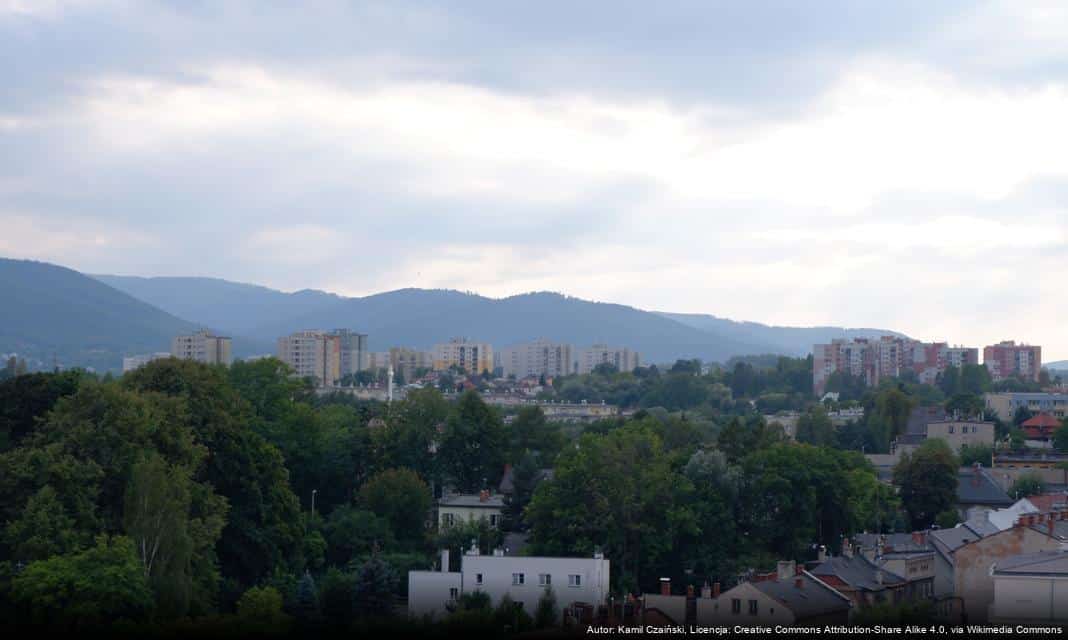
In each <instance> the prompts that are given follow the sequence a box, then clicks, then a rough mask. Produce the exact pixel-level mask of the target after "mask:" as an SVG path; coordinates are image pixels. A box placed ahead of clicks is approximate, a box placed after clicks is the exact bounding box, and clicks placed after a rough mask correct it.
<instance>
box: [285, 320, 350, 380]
mask: <svg viewBox="0 0 1068 640" xmlns="http://www.w3.org/2000/svg"><path fill="white" fill-rule="evenodd" d="M278 359H279V360H281V361H282V362H284V363H286V364H288V365H289V366H290V367H292V368H293V371H294V373H296V375H297V376H299V377H301V378H315V380H316V383H317V384H318V385H319V386H321V387H333V386H335V385H336V384H337V382H338V380H339V379H340V378H341V338H340V337H339V336H337V335H334V334H331V333H325V332H323V331H298V332H296V333H293V334H290V335H288V336H284V337H282V338H279V339H278Z"/></svg>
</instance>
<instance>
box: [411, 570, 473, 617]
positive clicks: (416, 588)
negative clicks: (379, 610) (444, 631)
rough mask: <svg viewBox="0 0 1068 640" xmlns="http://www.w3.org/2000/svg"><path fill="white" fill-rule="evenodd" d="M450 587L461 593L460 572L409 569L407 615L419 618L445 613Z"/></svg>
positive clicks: (439, 615)
mask: <svg viewBox="0 0 1068 640" xmlns="http://www.w3.org/2000/svg"><path fill="white" fill-rule="evenodd" d="M450 589H456V592H457V593H463V590H462V574H460V573H459V572H457V571H451V572H443V571H409V572H408V615H409V616H412V617H420V618H421V617H423V616H427V615H429V616H431V617H434V618H440V617H442V616H443V615H446V613H447V612H446V609H445V605H446V603H448V602H449V600H450V597H449V590H450Z"/></svg>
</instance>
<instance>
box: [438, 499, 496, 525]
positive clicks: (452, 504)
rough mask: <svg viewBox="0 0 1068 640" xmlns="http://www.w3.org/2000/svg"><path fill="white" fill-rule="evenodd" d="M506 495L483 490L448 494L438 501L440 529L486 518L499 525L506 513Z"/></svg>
mask: <svg viewBox="0 0 1068 640" xmlns="http://www.w3.org/2000/svg"><path fill="white" fill-rule="evenodd" d="M504 506H505V505H504V496H503V495H501V494H491V493H490V492H489V491H488V490H483V491H482V492H480V493H475V494H455V495H446V496H444V497H442V498H441V500H439V501H438V529H439V530H440V529H446V528H448V527H452V526H457V525H461V524H464V523H467V522H476V521H478V520H486V521H487V522H488V523H489V525H490V526H491V527H499V526H500V524H501V517H502V516H503V514H504Z"/></svg>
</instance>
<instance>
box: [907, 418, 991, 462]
mask: <svg viewBox="0 0 1068 640" xmlns="http://www.w3.org/2000/svg"><path fill="white" fill-rule="evenodd" d="M931 438H938V439H941V440H944V441H945V442H946V443H947V444H948V445H949V447H950V448H951V449H953V450H954V451H960V449H961V447H963V446H964V445H991V446H992V445H993V444H994V423H993V422H987V421H984V420H971V419H965V418H961V417H959V416H957V415H950V414H947V413H946V412H945V410H944V409H942V408H941V407H917V408H915V409H913V410H912V412H911V413H910V414H909V420H908V423H907V425H906V426H905V432H904V433H903V434H901V435H900V436H899V437H897V438H896V439H895V440H894V442H892V443H891V445H890V450H891V453H892V454H894V455H896V456H900V455H902V454H904V453H911V452H913V451H915V450H916V449H917V448H919V446H920V445H921V444H923V442H924V441H925V440H929V439H931Z"/></svg>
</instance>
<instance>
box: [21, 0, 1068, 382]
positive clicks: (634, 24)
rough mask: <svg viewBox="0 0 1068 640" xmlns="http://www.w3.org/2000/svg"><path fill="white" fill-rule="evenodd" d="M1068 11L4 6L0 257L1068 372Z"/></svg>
mask: <svg viewBox="0 0 1068 640" xmlns="http://www.w3.org/2000/svg"><path fill="white" fill-rule="evenodd" d="M1066 33H1068V3H1064V2H1062V1H1060V0H1053V1H1049V2H1041V1H1036V2H1022V1H1018V0H999V1H990V2H955V1H953V0H946V1H941V2H937V3H932V2H928V1H926V0H924V1H911V0H903V1H899V2H892V3H890V2H885V1H882V0H880V1H864V0H848V1H843V2H819V1H809V2H803V3H799V2H792V1H788V0H783V1H781V2H760V1H755V2H754V1H747V2H713V1H710V0H701V1H694V2H667V1H665V2H657V3H650V2H633V3H628V2H620V1H619V0H613V1H604V2H602V1H597V0H588V1H584V2H579V3H576V2H554V1H547V0H543V1H542V2H536V3H529V2H528V3H516V2H500V1H499V0H495V1H486V2H482V1H465V2H452V3H449V2H437V3H430V2H408V1H404V0H390V1H388V2H381V3H378V2H353V1H349V2H342V1H340V0H337V1H329V0H321V1H319V0H305V1H303V2H299V3H298V2H292V3H286V2H271V1H267V2H264V1H260V2H251V1H248V2H246V1H243V0H232V1H228V2H224V3H219V2H213V1H208V0H204V1H199V0H172V1H168V2H151V1H138V2H133V1H125V0H0V60H3V61H4V62H3V64H2V65H0V148H2V149H3V153H0V256H5V257H11V258H29V259H36V260H44V261H48V262H54V263H58V264H62V265H64V266H68V267H71V268H74V269H78V270H80V271H83V272H87V273H113V274H126V275H144V276H194V275H195V276H213V277H221V278H226V279H229V280H236V281H242V282H253V283H257V284H263V285H266V286H270V287H274V288H277V289H282V290H286V291H291V290H297V289H303V288H317V289H323V290H327V291H332V292H336V293H341V294H346V295H366V294H370V293H376V292H381V291H388V290H392V289H398V288H402V287H424V288H450V289H459V290H466V291H475V292H478V293H481V294H483V295H488V296H494V297H501V296H507V295H511V294H515V293H521V292H527V291H541V290H552V291H560V292H563V293H566V294H570V295H575V296H579V297H582V298H587V299H592V300H600V301H609V302H618V303H623V304H629V305H633V306H636V307H639V308H643V309H656V310H664V311H675V312H693V313H710V314H714V315H717V316H721V317H729V318H733V319H738V320H753V321H759V322H765V323H770V324H780V325H798V326H809V325H823V324H833V325H842V326H851V327H879V328H887V329H894V330H898V331H902V332H905V333H908V334H909V335H912V336H914V337H917V338H921V339H925V340H937V341H948V342H950V343H955V344H966V345H969V346H980V347H981V346H983V345H985V344H990V343H992V342H995V341H999V340H1002V339H1015V340H1018V341H1024V342H1029V343H1033V344H1041V345H1043V347H1044V357H1045V359H1046V360H1047V361H1048V360H1054V359H1064V358H1068V331H1065V329H1064V327H1065V318H1066V316H1068V313H1066V312H1068V295H1066V293H1065V286H1064V285H1065V280H1066V276H1068V153H1066V152H1065V150H1066V149H1068V117H1066V114H1068V38H1066V37H1065V34H1066Z"/></svg>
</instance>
